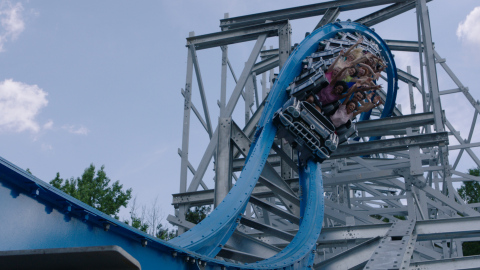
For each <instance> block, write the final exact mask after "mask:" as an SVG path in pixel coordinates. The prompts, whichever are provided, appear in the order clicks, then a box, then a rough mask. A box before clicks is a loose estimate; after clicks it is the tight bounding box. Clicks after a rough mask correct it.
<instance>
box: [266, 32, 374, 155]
mask: <svg viewBox="0 0 480 270" xmlns="http://www.w3.org/2000/svg"><path fill="white" fill-rule="evenodd" d="M321 44H322V42H321ZM321 44H320V45H319V48H320V50H322V46H321ZM350 44H352V43H350ZM350 44H349V45H350ZM368 44H370V42H369V41H366V42H364V39H363V37H361V36H360V37H359V38H358V40H356V42H355V43H354V44H353V45H352V46H351V47H350V48H348V50H346V51H345V50H342V49H337V48H333V49H331V51H330V52H331V53H330V55H328V51H323V52H322V51H317V52H315V53H313V54H312V55H310V56H308V57H307V58H305V59H304V60H302V70H301V73H300V74H299V75H298V76H297V77H295V79H294V81H293V82H292V83H291V84H290V86H289V87H288V88H287V89H286V91H287V93H288V95H289V97H290V98H289V99H288V101H287V102H286V103H285V104H284V105H283V107H282V108H281V109H279V110H278V111H277V112H275V114H274V117H273V123H274V124H275V125H276V126H277V127H278V133H277V136H278V137H279V138H283V139H285V140H286V141H287V142H288V143H290V145H291V146H292V147H293V148H295V149H296V150H297V152H298V158H299V163H300V164H306V162H307V160H308V159H313V160H315V161H316V162H323V161H324V160H325V159H328V158H329V157H330V155H331V154H332V153H333V152H334V151H335V150H336V149H337V147H338V145H339V144H340V143H343V142H345V141H346V140H348V138H349V137H351V136H355V134H357V131H356V127H355V125H354V123H352V120H353V119H352V118H354V116H356V115H358V114H359V113H362V112H364V111H367V110H370V109H372V108H373V107H375V106H372V102H370V99H371V96H372V94H368V95H365V93H364V92H367V91H369V90H376V89H379V88H380V87H381V86H379V85H375V82H374V80H375V79H378V74H375V73H376V72H375V71H377V69H374V68H372V66H370V65H369V64H370V62H371V63H372V64H383V61H382V60H381V59H380V58H378V59H377V58H376V56H375V55H373V54H372V52H373V53H375V54H378V49H377V50H375V48H373V47H372V48H370V47H368V50H369V51H368V50H367V51H365V50H364V48H365V46H369V45H368ZM357 45H361V46H362V47H360V46H359V47H356V46H357ZM378 55H380V54H378ZM324 57H325V58H324ZM352 95H353V100H354V101H349V100H350V97H351V96H352ZM367 96H368V99H367V102H364V100H365V99H366V98H367ZM339 100H342V103H340V102H339ZM359 102H360V103H361V105H362V106H361V107H358V103H359ZM375 102H376V103H378V104H375V105H376V106H378V105H380V101H379V97H378V98H376V100H375ZM336 104H339V105H336ZM327 108H328V110H327Z"/></svg>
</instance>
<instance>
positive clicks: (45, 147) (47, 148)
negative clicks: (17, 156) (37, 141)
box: [42, 143, 53, 151]
mask: <svg viewBox="0 0 480 270" xmlns="http://www.w3.org/2000/svg"><path fill="white" fill-rule="evenodd" d="M52 149H53V147H52V145H50V144H48V143H42V150H44V151H49V150H52Z"/></svg>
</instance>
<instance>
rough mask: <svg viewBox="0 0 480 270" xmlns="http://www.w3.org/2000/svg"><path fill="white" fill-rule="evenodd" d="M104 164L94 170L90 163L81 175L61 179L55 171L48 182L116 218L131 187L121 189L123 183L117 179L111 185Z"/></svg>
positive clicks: (125, 203) (126, 199)
mask: <svg viewBox="0 0 480 270" xmlns="http://www.w3.org/2000/svg"><path fill="white" fill-rule="evenodd" d="M104 169H105V166H102V167H101V168H100V170H98V171H95V166H94V165H93V164H90V166H89V167H88V168H86V169H85V171H84V172H83V174H82V177H77V178H76V179H75V178H73V177H72V178H70V179H66V180H64V179H62V178H60V173H58V172H57V176H56V177H55V179H53V180H52V181H50V184H51V185H52V186H54V187H56V188H58V189H60V190H61V191H63V192H65V193H67V194H68V195H70V196H72V197H74V198H77V199H79V200H80V201H82V202H84V203H86V204H88V205H90V206H92V207H94V208H96V209H98V210H100V211H102V212H103V213H105V214H107V215H111V216H114V217H115V218H117V219H118V216H117V214H118V212H119V211H120V207H122V206H123V207H126V206H127V204H128V201H129V200H130V198H131V197H132V189H127V190H125V191H124V190H123V185H121V184H120V182H119V181H118V180H117V181H115V182H114V183H113V184H112V185H109V184H110V181H111V180H110V178H108V177H107V174H106V173H105V170H104Z"/></svg>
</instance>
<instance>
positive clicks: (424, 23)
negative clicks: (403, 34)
mask: <svg viewBox="0 0 480 270" xmlns="http://www.w3.org/2000/svg"><path fill="white" fill-rule="evenodd" d="M417 15H418V19H419V20H420V28H421V31H422V43H423V55H424V56H425V64H426V68H427V81H428V88H429V91H428V92H429V94H430V99H431V105H432V110H433V115H434V118H435V125H434V126H435V131H437V132H442V131H445V126H444V123H443V114H442V104H441V102H440V93H439V89H438V80H437V68H436V65H435V55H434V51H433V42H432V32H431V29H430V19H429V16H428V10H427V3H426V0H417Z"/></svg>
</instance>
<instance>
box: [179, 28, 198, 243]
mask: <svg viewBox="0 0 480 270" xmlns="http://www.w3.org/2000/svg"><path fill="white" fill-rule="evenodd" d="M194 35H195V32H190V33H189V36H190V37H192V36H194ZM192 55H193V54H192V53H191V50H190V47H188V53H187V77H186V79H185V104H184V107H183V133H182V161H181V164H180V193H184V192H187V175H188V144H189V139H190V112H191V108H192V107H191V102H192V78H193V59H192ZM186 210H187V207H186V206H185V205H181V206H180V207H179V209H178V216H180V217H184V216H185V212H186ZM184 232H185V229H184V228H183V227H180V226H179V227H178V234H179V235H180V234H182V233H184Z"/></svg>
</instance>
